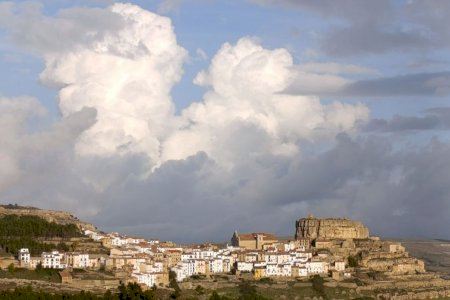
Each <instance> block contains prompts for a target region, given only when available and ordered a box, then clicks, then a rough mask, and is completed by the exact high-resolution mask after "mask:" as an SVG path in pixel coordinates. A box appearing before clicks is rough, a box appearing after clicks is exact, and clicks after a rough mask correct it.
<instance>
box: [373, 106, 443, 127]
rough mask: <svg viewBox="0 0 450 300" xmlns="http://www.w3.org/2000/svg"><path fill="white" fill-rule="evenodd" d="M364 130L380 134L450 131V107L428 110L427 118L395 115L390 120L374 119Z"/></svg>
mask: <svg viewBox="0 0 450 300" xmlns="http://www.w3.org/2000/svg"><path fill="white" fill-rule="evenodd" d="M364 129H365V130H366V131H378V132H402V131H420V130H448V129H450V107H436V108H431V109H428V110H426V112H425V116H400V115H395V116H394V117H393V118H392V119H390V120H385V119H372V120H371V121H370V122H369V123H368V124H366V125H365V128H364Z"/></svg>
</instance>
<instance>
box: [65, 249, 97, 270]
mask: <svg viewBox="0 0 450 300" xmlns="http://www.w3.org/2000/svg"><path fill="white" fill-rule="evenodd" d="M65 258H66V263H67V265H69V266H71V267H72V268H75V269H86V268H90V267H91V260H90V258H89V254H86V253H77V252H72V253H66V255H65Z"/></svg>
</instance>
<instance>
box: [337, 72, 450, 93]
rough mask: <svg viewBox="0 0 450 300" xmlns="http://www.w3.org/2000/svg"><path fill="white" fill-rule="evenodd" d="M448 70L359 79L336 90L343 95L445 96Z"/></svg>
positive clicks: (448, 85)
mask: <svg viewBox="0 0 450 300" xmlns="http://www.w3.org/2000/svg"><path fill="white" fill-rule="evenodd" d="M449 93H450V72H437V73H419V74H407V75H400V76H394V77H384V78H377V79H369V80H359V81H356V82H353V83H350V84H348V85H346V86H344V87H343V89H342V90H341V91H340V92H338V94H341V95H343V96H374V97H385V96H387V97H390V96H447V95H448V94H449Z"/></svg>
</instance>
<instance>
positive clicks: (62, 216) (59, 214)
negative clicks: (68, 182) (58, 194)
mask: <svg viewBox="0 0 450 300" xmlns="http://www.w3.org/2000/svg"><path fill="white" fill-rule="evenodd" d="M6 215H17V216H36V217H40V218H42V219H44V220H46V221H48V222H54V223H57V224H61V225H66V224H75V225H77V226H78V227H79V228H80V229H81V228H83V229H90V230H94V229H95V226H94V225H92V224H90V223H87V222H83V221H80V220H79V219H78V218H77V217H75V216H73V215H72V214H70V213H68V212H64V211H55V210H43V209H39V208H35V207H25V206H14V205H1V206H0V217H2V216H6Z"/></svg>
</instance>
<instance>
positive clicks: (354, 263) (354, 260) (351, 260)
mask: <svg viewBox="0 0 450 300" xmlns="http://www.w3.org/2000/svg"><path fill="white" fill-rule="evenodd" d="M359 260H360V258H359V256H358V255H355V256H352V255H350V256H349V257H348V266H349V267H351V268H357V267H358V266H359Z"/></svg>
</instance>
